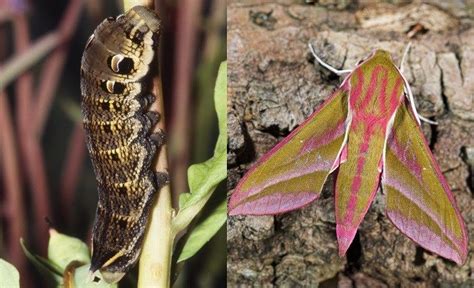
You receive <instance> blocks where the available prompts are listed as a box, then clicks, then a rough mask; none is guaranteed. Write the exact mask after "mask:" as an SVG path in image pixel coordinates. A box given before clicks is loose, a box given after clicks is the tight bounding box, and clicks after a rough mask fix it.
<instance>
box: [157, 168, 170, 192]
mask: <svg viewBox="0 0 474 288" xmlns="http://www.w3.org/2000/svg"><path fill="white" fill-rule="evenodd" d="M155 179H156V187H157V188H158V190H160V189H161V188H163V187H165V186H166V185H168V184H169V183H170V175H169V174H168V172H159V171H157V172H155Z"/></svg>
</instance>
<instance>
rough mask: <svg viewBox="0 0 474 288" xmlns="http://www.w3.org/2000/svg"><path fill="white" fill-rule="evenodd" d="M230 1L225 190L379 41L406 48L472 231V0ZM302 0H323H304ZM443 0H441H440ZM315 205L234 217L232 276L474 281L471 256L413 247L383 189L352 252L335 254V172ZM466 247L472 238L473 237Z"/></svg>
mask: <svg viewBox="0 0 474 288" xmlns="http://www.w3.org/2000/svg"><path fill="white" fill-rule="evenodd" d="M262 2H264V1H245V3H242V1H229V3H228V10H227V13H228V15H227V17H228V61H229V72H228V73H229V74H228V75H229V76H228V77H229V88H228V97H229V98H228V99H229V100H228V101H229V102H228V109H229V110H228V111H229V117H228V121H229V122H228V125H229V154H228V164H229V165H228V167H229V181H228V183H229V184H228V185H229V195H230V194H231V193H232V189H233V188H234V187H235V186H236V184H237V182H238V180H239V179H240V178H241V177H242V175H243V174H244V173H245V171H246V170H247V169H248V168H249V167H250V166H251V165H252V164H253V163H254V162H255V161H256V159H258V158H259V157H260V156H262V155H263V154H264V153H265V152H266V151H268V150H269V149H270V148H271V147H273V146H274V145H275V144H276V143H277V142H278V141H280V140H281V139H282V138H283V137H284V136H285V135H287V134H288V133H289V132H290V131H291V130H292V129H294V128H295V127H296V126H297V125H298V124H299V123H301V122H302V121H303V120H304V119H305V118H306V117H307V116H309V115H310V114H311V112H312V111H313V110H314V109H315V107H316V106H317V105H318V104H320V103H322V101H323V100H324V99H325V98H326V97H328V96H329V95H330V93H331V92H332V91H333V90H334V89H335V88H336V87H337V86H338V84H339V83H340V79H339V78H338V77H337V76H334V75H333V74H331V73H330V72H328V71H327V70H325V69H324V68H322V67H321V66H320V65H317V64H315V63H314V61H313V58H312V56H311V55H310V52H309V50H308V48H307V43H308V42H310V43H312V44H313V45H314V47H315V49H316V51H318V53H319V55H320V56H321V58H322V59H324V60H325V61H326V62H328V63H329V64H330V65H332V66H334V67H336V68H340V69H342V68H343V69H351V68H352V67H354V65H355V64H356V63H357V61H358V60H361V59H363V58H364V57H367V56H368V55H369V54H370V52H371V51H372V50H373V49H375V48H383V49H385V50H388V51H389V52H391V53H392V56H393V58H394V61H395V62H396V63H398V62H399V61H400V59H401V55H402V53H403V50H404V47H405V46H406V44H407V43H408V42H409V41H411V42H412V49H411V51H410V53H409V55H408V59H407V61H406V63H405V73H404V74H405V75H406V76H407V78H408V81H409V82H410V83H411V85H412V89H413V92H414V95H415V99H416V101H417V107H418V110H419V112H420V113H421V114H422V115H424V116H428V117H433V118H432V119H434V120H436V121H437V122H438V123H439V125H437V126H430V125H427V124H423V129H424V131H425V135H426V136H427V139H429V140H430V141H431V147H432V149H433V152H434V155H435V157H436V158H437V160H438V162H439V164H440V165H441V169H442V171H443V172H444V174H445V176H446V178H447V180H448V182H449V184H450V186H451V188H452V190H453V193H454V194H455V197H456V200H457V203H458V206H459V208H460V210H461V211H462V214H463V216H464V219H465V221H466V224H467V228H468V230H469V232H470V233H469V239H474V213H473V211H474V197H473V186H472V185H473V182H474V181H473V176H472V173H473V166H472V165H473V164H474V163H473V162H474V102H473V95H474V28H473V27H474V25H473V23H474V21H473V19H474V10H473V8H472V6H471V7H469V6H468V5H467V4H465V1H460V0H459V1H455V0H453V1H428V2H425V3H424V4H421V3H419V2H415V3H411V2H410V1H390V2H392V3H394V2H395V3H396V4H388V3H378V4H375V3H374V2H375V1H369V0H365V1H363V0H359V1H350V0H345V1H344V0H340V1H336V0H332V1H331V0H325V1H323V0H320V1H289V0H288V1H278V3H273V4H272V3H270V4H269V3H262ZM303 2H318V3H316V4H311V5H303V4H301V3H303ZM436 2H445V3H441V4H439V3H436ZM332 182H333V181H332V179H331V178H330V179H329V181H328V183H327V185H326V186H325V188H324V191H323V193H322V195H321V197H320V198H319V199H318V200H317V201H315V202H314V203H311V204H310V205H308V206H307V207H305V208H303V209H301V210H298V211H294V212H291V213H286V214H284V215H279V216H265V217H254V216H236V217H230V218H229V221H228V236H227V238H228V239H227V240H228V264H227V265H228V267H227V269H228V280H227V281H228V285H229V287H235V286H244V287H245V286H256V287H273V286H276V287H317V286H320V287H335V286H336V285H339V286H340V287H397V286H401V287H433V286H435V287H436V286H442V287H460V286H463V287H473V286H474V280H473V278H472V275H473V274H474V259H473V258H474V257H473V256H472V253H470V254H469V257H468V261H467V263H466V264H465V265H464V266H461V267H460V266H457V265H455V264H454V263H452V262H449V261H446V260H444V259H442V258H440V257H438V256H436V255H434V254H431V253H429V252H426V251H425V250H423V249H422V248H419V247H417V246H416V245H415V244H414V243H413V242H412V241H410V240H409V239H408V238H407V237H405V236H404V235H402V234H401V233H400V232H399V231H398V230H397V229H396V228H395V227H394V226H393V225H392V224H391V223H390V222H389V220H388V219H387V217H386V216H385V213H384V197H383V195H382V194H381V193H378V195H377V197H376V199H375V201H374V203H373V204H372V206H371V208H370V210H369V212H368V214H367V215H366V217H365V219H364V221H363V222H362V224H361V226H360V228H359V232H358V234H357V236H356V239H355V240H354V243H353V244H352V246H351V248H350V249H349V251H348V254H347V256H346V257H345V258H339V257H338V256H337V241H336V233H335V218H334V203H333V201H334V198H333V193H332V191H333V187H332V186H333V183H332ZM469 243H470V251H471V252H472V250H473V249H474V244H473V241H472V240H471V241H470V242H469Z"/></svg>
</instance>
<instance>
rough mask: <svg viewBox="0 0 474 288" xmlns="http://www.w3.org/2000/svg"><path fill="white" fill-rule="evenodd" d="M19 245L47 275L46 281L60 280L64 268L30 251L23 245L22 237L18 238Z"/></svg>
mask: <svg viewBox="0 0 474 288" xmlns="http://www.w3.org/2000/svg"><path fill="white" fill-rule="evenodd" d="M20 245H21V248H22V249H23V252H24V253H25V255H26V257H27V258H28V259H29V260H30V261H31V262H32V263H33V265H35V266H36V268H38V269H39V270H40V272H41V273H42V274H43V275H45V276H46V277H48V279H47V280H48V281H53V282H60V281H61V280H62V274H63V272H64V269H61V268H60V267H58V266H57V265H56V264H55V263H53V262H52V261H50V260H48V259H46V258H43V257H41V256H38V255H36V254H33V253H31V252H30V251H28V249H27V248H26V246H25V242H24V241H23V239H20Z"/></svg>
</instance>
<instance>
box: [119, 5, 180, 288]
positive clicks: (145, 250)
mask: <svg viewBox="0 0 474 288" xmlns="http://www.w3.org/2000/svg"><path fill="white" fill-rule="evenodd" d="M135 5H142V6H146V7H148V8H150V9H153V8H154V5H153V1H151V0H141V1H132V0H124V1H123V6H124V10H125V11H127V10H128V9H130V8H132V7H133V6H135ZM158 71H161V69H158ZM153 92H154V94H155V96H156V99H155V102H154V103H153V104H152V105H151V107H150V110H151V111H157V112H158V113H160V115H161V117H160V122H158V124H157V125H156V127H155V129H154V132H157V131H159V130H161V131H163V132H164V131H165V114H164V106H163V93H162V83H161V77H160V75H159V74H157V75H155V76H154V78H153ZM154 168H155V171H161V172H167V171H168V156H167V147H166V145H163V146H162V147H161V148H160V153H159V155H158V158H157V160H156V163H155V167H154ZM173 217H174V210H173V206H172V194H171V188H170V185H166V186H165V187H163V188H162V189H161V190H160V191H159V192H158V197H157V200H156V202H155V204H154V206H153V207H152V211H151V218H150V219H149V224H148V228H147V231H146V233H145V239H144V243H143V247H142V252H141V255H140V263H139V266H138V269H139V271H138V285H137V287H138V288H141V287H143V288H144V287H163V288H167V287H170V284H171V281H170V279H171V278H170V276H171V259H172V255H173V243H174V237H175V235H174V233H172V229H171V222H172V220H173Z"/></svg>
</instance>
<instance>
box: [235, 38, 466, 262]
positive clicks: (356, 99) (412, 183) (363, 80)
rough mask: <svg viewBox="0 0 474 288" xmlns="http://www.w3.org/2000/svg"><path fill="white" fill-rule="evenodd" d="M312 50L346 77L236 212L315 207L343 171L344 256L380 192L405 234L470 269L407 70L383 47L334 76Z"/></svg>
mask: <svg viewBox="0 0 474 288" xmlns="http://www.w3.org/2000/svg"><path fill="white" fill-rule="evenodd" d="M310 49H311V50H312V47H311V46H310ZM407 51H408V50H407ZM312 52H313V54H314V56H315V57H316V60H318V62H320V63H321V64H322V65H323V66H325V67H326V68H329V69H330V70H331V71H333V72H335V73H338V74H348V75H347V76H346V77H345V79H344V80H343V81H342V84H341V85H340V86H339V88H338V89H337V90H336V91H335V92H334V93H333V94H332V96H331V97H329V99H327V100H326V101H325V102H324V103H323V104H322V105H321V106H320V107H319V108H318V109H316V111H315V112H314V113H313V114H312V115H311V116H310V117H309V118H308V119H307V120H305V121H304V122H303V123H302V124H301V125H300V126H299V127H298V128H297V129H295V130H294V131H293V132H292V133H290V135H288V136H287V137H286V138H285V139H284V140H283V141H281V142H280V143H279V144H277V145H276V146H275V147H274V148H273V149H271V150H270V151H269V152H268V153H266V154H265V155H264V156H263V157H261V158H260V159H259V160H258V161H257V163H256V164H255V165H254V166H253V167H252V168H251V169H250V170H249V171H248V172H247V173H246V174H245V176H244V177H243V178H242V179H241V180H240V182H239V183H238V185H237V187H236V188H235V190H234V192H233V194H232V196H231V198H230V201H229V214H230V215H238V214H251V215H269V214H270V215H271V214H279V213H284V212H287V211H291V210H295V209H298V208H300V207H302V206H304V205H307V204H309V203H311V202H313V201H314V200H316V199H317V198H318V196H319V195H320V193H321V190H322V187H323V184H324V183H325V182H326V179H327V177H328V175H329V174H330V173H332V172H334V171H335V170H338V171H337V178H336V183H335V214H336V236H337V241H338V244H339V255H340V256H344V255H345V253H346V251H347V249H348V248H349V246H350V244H351V243H352V241H353V239H354V236H355V234H356V232H357V229H358V227H359V225H360V223H361V222H362V220H363V218H364V216H365V214H366V213H367V210H368V209H369V206H370V204H371V203H372V201H373V199H374V196H375V193H376V192H377V190H378V188H379V186H381V188H382V191H383V193H384V194H385V200H386V214H387V216H388V218H389V219H390V220H391V222H392V223H393V224H394V225H395V226H396V227H397V228H398V229H399V230H400V231H401V232H402V233H403V234H405V235H406V236H408V237H409V238H410V239H412V240H413V241H414V242H416V243H417V244H419V245H420V246H422V247H423V248H425V249H427V250H429V251H432V252H434V253H436V254H438V255H440V256H442V257H445V258H447V259H450V260H453V261H454V262H456V263H458V264H462V263H464V262H465V260H466V257H467V233H466V228H465V224H464V222H463V219H462V217H461V214H460V213H459V211H458V209H457V207H456V203H455V200H454V197H453V195H452V193H451V191H450V189H449V187H448V184H447V183H446V180H445V179H444V177H443V174H442V173H441V170H440V168H439V167H438V165H437V163H436V161H435V159H434V158H433V155H432V154H431V151H430V149H429V146H428V144H427V141H426V140H425V138H424V136H423V133H422V131H421V129H420V126H419V124H420V118H421V116H419V115H418V113H417V112H416V109H415V104H414V100H413V95H412V93H411V89H410V86H409V84H408V82H407V80H406V79H405V78H404V76H403V74H402V73H401V71H400V70H401V69H399V68H398V67H397V66H396V65H395V64H394V63H393V61H392V59H391V56H390V54H389V53H388V52H386V51H383V50H376V51H375V52H373V53H372V54H371V56H370V57H368V58H367V59H365V60H364V61H361V62H360V63H359V64H358V65H357V66H356V67H355V68H354V69H353V70H336V69H335V68H333V67H331V66H329V65H327V64H326V63H324V62H322V60H321V59H319V57H317V55H316V54H315V53H314V50H312ZM405 55H406V53H405ZM402 63H403V61H402Z"/></svg>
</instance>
